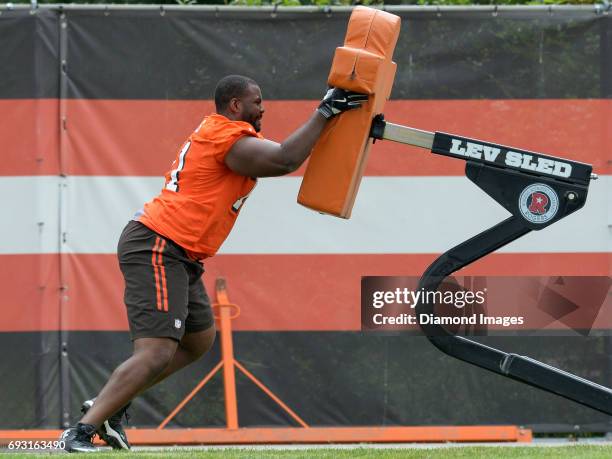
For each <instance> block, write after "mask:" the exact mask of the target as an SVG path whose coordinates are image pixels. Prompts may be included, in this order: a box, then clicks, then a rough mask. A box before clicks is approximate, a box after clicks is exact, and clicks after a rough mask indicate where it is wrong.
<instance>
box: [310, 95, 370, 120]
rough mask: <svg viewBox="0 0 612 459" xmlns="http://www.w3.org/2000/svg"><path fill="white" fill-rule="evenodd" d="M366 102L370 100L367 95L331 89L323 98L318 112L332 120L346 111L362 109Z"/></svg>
mask: <svg viewBox="0 0 612 459" xmlns="http://www.w3.org/2000/svg"><path fill="white" fill-rule="evenodd" d="M366 100H368V96H367V95H366V94H359V93H358V92H353V91H347V90H345V89H340V88H330V89H328V91H327V92H326V93H325V96H323V100H322V101H321V103H320V104H319V108H317V111H318V112H319V113H320V114H321V115H323V116H324V117H325V118H327V119H330V118H333V117H334V116H336V115H337V114H339V113H342V112H344V111H346V110H352V109H353V108H359V107H361V104H362V103H363V102H365V101H366Z"/></svg>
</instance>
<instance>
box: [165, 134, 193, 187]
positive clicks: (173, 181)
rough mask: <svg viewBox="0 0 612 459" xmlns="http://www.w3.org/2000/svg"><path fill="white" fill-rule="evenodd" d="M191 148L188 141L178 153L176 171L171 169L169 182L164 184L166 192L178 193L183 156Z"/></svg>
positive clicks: (183, 163) (183, 162)
mask: <svg viewBox="0 0 612 459" xmlns="http://www.w3.org/2000/svg"><path fill="white" fill-rule="evenodd" d="M190 146H191V141H188V142H187V143H186V144H185V145H183V149H182V150H181V152H180V153H179V157H178V166H176V169H172V172H170V181H169V182H168V183H167V184H166V190H170V191H178V190H179V184H178V181H179V175H180V172H181V171H182V170H183V168H184V167H185V156H187V152H188V151H189V147H190Z"/></svg>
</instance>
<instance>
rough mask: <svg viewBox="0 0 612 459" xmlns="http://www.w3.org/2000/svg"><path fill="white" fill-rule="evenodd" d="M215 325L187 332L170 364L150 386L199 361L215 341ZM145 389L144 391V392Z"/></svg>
mask: <svg viewBox="0 0 612 459" xmlns="http://www.w3.org/2000/svg"><path fill="white" fill-rule="evenodd" d="M215 334H216V330H215V326H214V325H213V326H211V327H209V328H207V329H206V330H202V331H197V332H193V333H185V336H183V338H182V339H181V342H180V343H179V344H178V347H177V348H176V352H175V353H174V356H173V357H172V360H171V361H170V363H169V364H168V366H167V367H166V368H165V369H164V370H163V371H162V372H161V373H160V374H159V376H158V377H157V378H155V381H153V382H152V383H151V384H150V385H149V386H148V387H146V388H145V389H144V390H146V389H148V388H149V387H152V386H154V385H155V384H157V383H159V382H161V381H163V380H164V379H166V378H167V377H168V376H170V375H171V374H173V373H176V372H177V371H178V370H180V369H181V368H184V367H186V366H187V365H189V364H191V363H193V362H195V361H197V360H198V359H200V358H201V357H202V356H203V355H205V354H206V353H207V352H208V351H209V350H210V349H211V348H212V345H213V343H214V342H215ZM144 390H143V392H144Z"/></svg>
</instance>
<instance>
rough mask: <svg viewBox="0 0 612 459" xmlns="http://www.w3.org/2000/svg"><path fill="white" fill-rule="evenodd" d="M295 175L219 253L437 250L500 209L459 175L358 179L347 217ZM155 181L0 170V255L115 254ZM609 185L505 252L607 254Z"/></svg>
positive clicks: (244, 218)
mask: <svg viewBox="0 0 612 459" xmlns="http://www.w3.org/2000/svg"><path fill="white" fill-rule="evenodd" d="M300 183H301V177H282V178H272V179H261V180H260V183H259V184H258V186H257V187H256V188H255V190H254V192H253V193H252V195H251V197H249V199H248V200H247V202H246V205H245V207H244V210H243V211H242V214H241V216H240V217H239V219H238V223H237V224H236V227H235V228H234V230H233V232H232V234H231V235H230V237H229V238H228V240H227V241H226V243H225V244H224V246H223V247H222V249H221V251H220V253H226V254H312V253H326V254H355V253H369V254H374V253H380V254H385V253H389V254H390V253H438V252H443V251H445V250H447V249H449V248H450V247H452V246H453V245H455V244H457V243H460V242H462V241H463V240H465V239H467V238H468V237H470V236H473V235H475V234H477V233H479V232H480V231H482V230H484V229H485V228H487V227H489V226H491V225H493V224H495V223H497V222H499V221H501V220H503V219H504V218H505V217H506V216H507V213H506V211H505V210H504V209H503V208H502V207H501V206H499V205H498V204H496V203H495V202H494V201H493V200H492V199H491V198H489V197H488V196H486V195H485V193H483V192H482V191H480V190H479V189H478V188H477V187H476V186H475V185H473V184H472V183H471V182H469V180H467V179H466V178H465V177H365V178H364V179H363V182H362V185H361V189H360V192H359V196H358V197H357V202H356V205H355V208H354V210H353V216H352V218H351V219H350V220H348V221H347V220H342V219H338V218H334V217H330V216H326V215H320V214H318V213H316V212H313V211H311V210H309V209H306V208H304V207H302V206H300V205H298V204H296V196H297V192H298V189H299V186H300ZM162 186H163V179H162V178H161V177H160V178H151V177H106V176H94V177H89V176H75V177H68V178H60V177H34V176H32V177H3V178H2V180H0V193H1V194H0V196H2V197H3V198H2V201H1V203H2V204H1V210H2V215H4V216H5V218H6V220H5V222H4V224H3V225H1V226H0V254H29V253H57V252H58V249H59V246H60V243H61V244H62V250H63V251H65V252H70V253H102V254H104V253H108V254H110V253H115V250H116V244H117V240H118V237H119V234H120V232H121V230H122V229H123V227H124V226H125V224H126V222H127V221H128V220H129V219H130V218H131V217H132V216H133V214H134V212H135V211H136V210H138V209H139V208H141V207H142V204H143V203H144V202H145V201H147V200H148V199H150V198H151V197H153V196H154V195H155V194H157V193H158V192H159V191H160V190H161V188H162ZM611 189H612V176H602V177H600V180H598V181H596V182H593V183H592V185H591V190H590V194H589V198H588V199H587V204H586V206H585V207H584V208H583V209H581V210H580V211H578V212H577V213H576V214H574V215H570V216H568V217H566V218H565V219H564V220H563V221H561V222H559V223H557V224H555V225H553V226H551V227H550V228H548V229H546V230H545V231H542V232H533V233H531V234H529V235H527V236H525V237H524V238H522V239H521V240H519V241H516V242H514V243H512V244H511V245H510V246H508V247H506V248H505V249H503V251H504V252H542V253H547V252H610V251H611V249H612V228H611V227H610V225H609V223H610V222H609V217H608V215H609V212H610V208H611V207H612V194H611V193H610V190H611ZM61 190H63V192H64V193H65V199H64V201H63V204H62V206H61V207H62V208H60V205H59V204H58V202H59V193H60V192H62V191H61ZM60 216H61V217H60ZM60 220H61V221H63V222H64V223H63V225H62V229H63V232H64V233H65V236H63V237H62V238H61V239H62V241H61V242H60V238H59V237H58V228H59V224H60ZM64 238H65V241H64V240H63V239H64Z"/></svg>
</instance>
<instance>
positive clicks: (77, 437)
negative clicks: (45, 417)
mask: <svg viewBox="0 0 612 459" xmlns="http://www.w3.org/2000/svg"><path fill="white" fill-rule="evenodd" d="M95 434H96V428H95V427H94V426H92V425H91V424H81V423H80V422H79V423H78V424H77V425H76V426H74V427H71V428H70V429H66V430H64V431H63V432H62V435H61V436H60V441H61V442H64V449H65V450H66V451H68V452H69V453H95V452H97V451H99V449H98V448H96V447H95V446H94V445H93V442H92V438H93V436H94V435H95Z"/></svg>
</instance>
